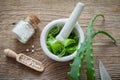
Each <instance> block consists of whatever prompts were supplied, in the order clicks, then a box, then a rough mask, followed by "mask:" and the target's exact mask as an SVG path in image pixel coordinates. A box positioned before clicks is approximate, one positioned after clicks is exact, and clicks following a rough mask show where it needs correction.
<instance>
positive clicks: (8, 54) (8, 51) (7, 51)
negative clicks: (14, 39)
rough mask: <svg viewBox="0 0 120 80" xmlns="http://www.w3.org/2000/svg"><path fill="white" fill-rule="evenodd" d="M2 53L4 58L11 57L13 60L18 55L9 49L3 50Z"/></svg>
mask: <svg viewBox="0 0 120 80" xmlns="http://www.w3.org/2000/svg"><path fill="white" fill-rule="evenodd" d="M4 53H5V55H6V56H8V57H12V58H15V59H16V57H17V55H18V54H17V53H15V52H14V51H13V50H10V49H5V50H4Z"/></svg>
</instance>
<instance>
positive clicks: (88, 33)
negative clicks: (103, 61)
mask: <svg viewBox="0 0 120 80" xmlns="http://www.w3.org/2000/svg"><path fill="white" fill-rule="evenodd" d="M98 16H101V17H103V20H105V19H104V15H102V14H98V15H95V16H94V17H93V18H92V19H91V20H90V22H89V26H88V29H87V36H86V40H85V41H84V42H83V43H86V42H87V41H88V44H91V46H89V50H88V52H87V50H85V51H86V54H88V53H89V52H90V51H91V52H93V51H92V38H94V36H95V35H97V34H98V33H103V34H105V35H107V36H108V37H110V38H111V39H112V40H113V41H114V42H116V40H115V39H114V38H113V37H112V36H111V35H110V34H109V33H107V32H106V31H101V30H98V31H96V32H94V33H93V34H92V27H93V22H94V21H95V20H96V18H97V17H98ZM88 37H89V38H88ZM81 47H82V46H81ZM81 47H80V48H81ZM84 49H87V48H84ZM79 50H80V52H79V54H80V53H81V52H82V51H83V50H82V48H81V49H79ZM79 50H78V51H79ZM91 52H90V53H91ZM81 54H82V55H84V53H81ZM78 56H79V55H77V60H78V58H80V57H78ZM87 56H88V58H89V57H90V56H91V57H90V58H91V62H88V63H91V64H92V65H93V66H91V67H90V68H91V70H93V71H92V73H90V74H93V75H92V77H91V75H90V76H89V75H87V79H88V80H90V79H92V80H96V75H95V68H94V62H93V61H94V59H93V53H92V54H90V55H87ZM75 59H76V57H75ZM75 59H74V62H73V64H74V66H71V70H70V72H69V76H70V79H71V80H80V74H79V75H77V76H76V74H75V76H72V74H74V73H80V71H81V67H79V68H80V69H79V68H77V69H78V70H80V71H77V72H75V71H76V70H75V68H76V65H77V64H75V63H76V61H75ZM86 59H87V58H86ZM80 60H81V61H80V63H79V62H77V63H78V64H80V65H82V59H80ZM88 61H89V60H88ZM88 66H89V64H88ZM73 67H75V68H73ZM74 70H75V71H74ZM87 71H88V72H89V68H88V69H87Z"/></svg>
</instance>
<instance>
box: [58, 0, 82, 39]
mask: <svg viewBox="0 0 120 80" xmlns="http://www.w3.org/2000/svg"><path fill="white" fill-rule="evenodd" d="M83 8H84V4H83V3H80V2H79V3H78V4H77V5H76V7H75V8H74V10H73V12H72V14H71V16H70V17H69V19H68V20H67V22H66V23H65V25H64V26H63V28H62V30H61V31H60V33H59V34H58V35H57V36H56V39H57V40H58V41H63V40H64V39H66V38H67V37H68V36H69V35H70V33H71V32H72V30H73V28H74V26H75V24H76V22H77V20H78V18H79V16H80V13H81V12H82V10H83Z"/></svg>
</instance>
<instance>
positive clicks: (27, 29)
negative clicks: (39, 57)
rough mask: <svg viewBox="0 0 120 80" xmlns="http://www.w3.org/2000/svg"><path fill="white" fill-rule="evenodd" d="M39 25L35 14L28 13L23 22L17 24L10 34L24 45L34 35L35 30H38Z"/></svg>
mask: <svg viewBox="0 0 120 80" xmlns="http://www.w3.org/2000/svg"><path fill="white" fill-rule="evenodd" d="M39 23H40V20H39V19H38V17H37V16H36V15H35V14H33V13H30V14H29V15H28V17H27V18H26V19H25V20H21V21H19V22H18V24H17V25H16V26H15V27H14V28H13V29H12V32H13V33H14V34H15V35H16V38H17V39H18V40H19V41H20V42H21V43H23V44H25V43H27V41H28V40H29V39H30V38H31V37H32V35H33V34H34V33H35V29H37V28H38V24H39Z"/></svg>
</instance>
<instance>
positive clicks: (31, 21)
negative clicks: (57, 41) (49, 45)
mask: <svg viewBox="0 0 120 80" xmlns="http://www.w3.org/2000/svg"><path fill="white" fill-rule="evenodd" d="M25 21H26V22H28V23H29V24H31V25H32V27H33V29H37V28H38V24H39V23H40V20H39V19H38V17H37V16H36V15H35V14H33V13H30V14H29V15H28V17H27V18H26V19H25Z"/></svg>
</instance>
